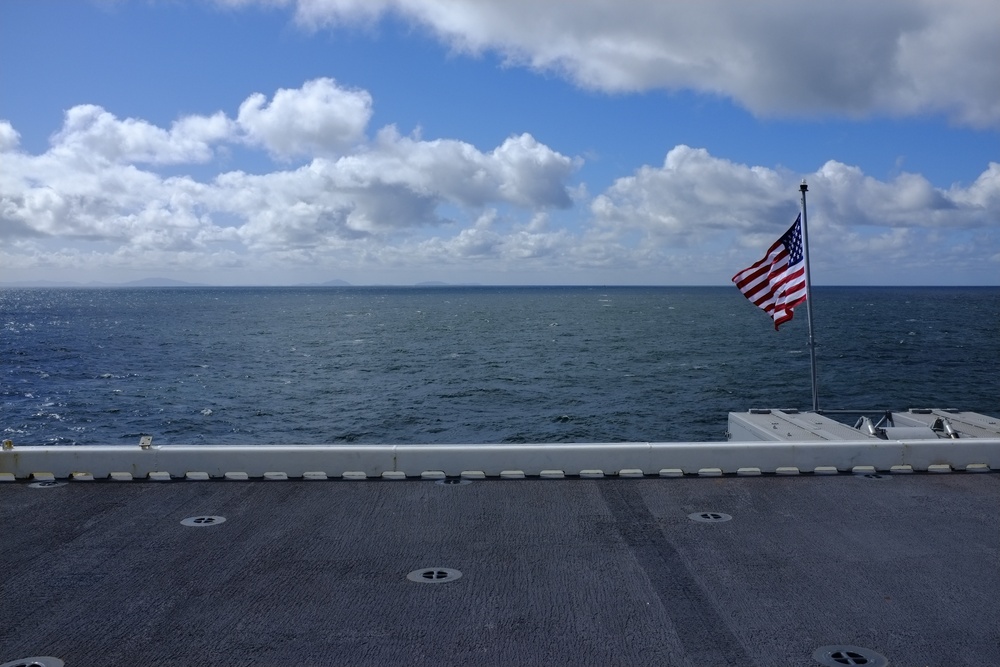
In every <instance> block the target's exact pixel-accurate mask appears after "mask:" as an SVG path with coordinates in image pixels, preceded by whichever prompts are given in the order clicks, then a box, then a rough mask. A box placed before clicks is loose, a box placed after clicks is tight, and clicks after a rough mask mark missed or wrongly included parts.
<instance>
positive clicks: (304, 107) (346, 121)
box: [236, 78, 372, 158]
mask: <svg viewBox="0 0 1000 667" xmlns="http://www.w3.org/2000/svg"><path fill="white" fill-rule="evenodd" d="M371 115H372V98H371V95H370V94H369V93H368V92H367V91H364V90H347V89H344V88H341V87H339V86H338V85H337V84H336V82H334V81H333V79H326V78H323V79H314V80H312V81H308V82H306V84H305V85H303V86H302V87H301V88H296V89H286V88H282V89H281V90H279V91H278V92H276V93H275V94H274V97H273V98H272V99H271V101H270V102H268V100H267V97H266V96H264V95H262V94H261V93H256V94H254V95H251V96H250V97H248V98H247V99H246V101H244V102H243V104H241V105H240V110H239V115H238V116H237V119H236V121H237V123H239V126H240V128H241V129H242V130H243V131H244V132H245V133H246V137H247V140H248V141H249V142H251V143H254V144H258V145H260V146H263V147H264V148H266V149H267V150H268V151H269V152H270V153H271V154H273V155H276V156H279V157H282V158H290V157H294V156H300V155H332V154H337V153H339V152H341V151H343V150H345V149H349V148H351V147H352V146H353V145H354V144H355V143H357V142H358V141H360V140H361V139H362V138H363V137H364V131H365V127H366V126H367V125H368V121H369V120H370V119H371Z"/></svg>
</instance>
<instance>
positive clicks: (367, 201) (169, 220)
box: [0, 79, 578, 256]
mask: <svg viewBox="0 0 1000 667" xmlns="http://www.w3.org/2000/svg"><path fill="white" fill-rule="evenodd" d="M370 111H371V98H370V95H369V94H368V93H367V92H365V91H347V90H343V89H340V88H337V87H336V85H335V83H334V82H333V81H332V80H330V79H318V80H314V81H309V82H306V83H305V84H304V85H303V86H302V87H301V88H299V89H296V90H279V91H278V92H277V93H275V94H274V96H273V98H272V100H271V102H270V103H269V104H267V103H266V100H265V98H264V97H263V96H262V95H252V96H250V97H248V98H247V100H246V101H245V102H244V103H243V104H242V105H241V106H240V109H239V113H238V115H237V119H236V120H231V119H230V118H229V117H227V116H226V115H225V114H224V113H223V112H217V113H216V114H214V115H211V116H188V117H185V118H182V119H180V120H178V121H177V122H175V123H173V124H172V125H171V127H170V128H169V129H166V128H161V127H158V126H156V125H154V124H152V123H149V122H147V121H144V120H141V119H134V118H128V119H119V118H117V117H116V116H115V115H114V114H112V113H110V112H108V111H106V110H104V109H102V108H101V107H98V106H94V105H81V106H77V107H73V108H72V109H70V110H69V111H68V112H67V113H66V117H65V121H64V123H63V126H62V128H61V129H60V130H59V131H58V132H56V133H55V134H54V135H53V136H52V139H51V146H50V148H49V150H48V151H46V152H45V153H43V154H40V155H28V154H25V153H23V152H19V151H18V150H17V149H18V135H17V132H16V131H15V130H14V128H13V127H12V126H11V125H10V123H7V122H2V123H0V149H2V151H3V160H4V164H5V166H6V167H8V168H7V169H5V170H3V171H2V172H0V216H2V219H3V220H4V222H5V224H4V225H3V228H2V230H0V235H2V236H4V237H6V238H8V239H21V240H24V239H29V238H40V239H57V238H58V239H63V240H64V241H66V242H73V241H72V240H74V239H75V240H78V241H79V240H85V241H89V242H93V243H110V244H115V245H118V246H119V247H129V248H131V249H133V250H135V251H149V252H154V251H157V252H177V253H197V252H200V253H210V252H216V251H217V250H218V247H219V246H220V245H221V246H225V247H226V249H228V250H232V249H233V246H234V245H235V246H236V247H237V248H242V249H243V250H244V251H245V252H251V253H254V252H259V253H296V252H309V253H312V254H313V256H315V255H316V254H317V253H318V254H322V253H323V252H327V251H331V252H332V251H339V250H342V249H344V248H347V247H348V246H349V245H350V244H355V245H354V246H353V247H357V244H358V243H360V242H361V241H366V240H376V241H378V242H380V243H384V242H386V240H387V239H390V238H392V237H394V236H395V237H398V239H404V238H405V237H406V236H407V235H408V234H411V233H413V231H414V230H419V229H421V228H426V227H436V226H441V225H446V224H453V221H452V220H451V219H450V218H449V217H448V216H447V215H445V214H444V213H442V208H443V207H458V209H457V210H459V211H464V213H463V215H471V216H473V217H475V216H477V215H479V214H480V213H481V212H482V210H484V208H486V207H488V206H490V205H502V206H510V207H514V208H520V209H524V210H525V211H529V212H530V213H529V214H530V215H535V214H537V212H538V211H544V210H546V209H550V208H566V207H568V206H569V205H570V204H571V200H570V197H569V191H568V188H567V184H566V182H567V180H568V179H569V178H570V176H571V175H572V173H573V172H574V170H575V169H576V168H577V166H578V162H577V161H576V160H574V159H572V158H569V157H567V156H564V155H561V154H560V153H558V152H556V151H554V150H552V149H551V148H549V147H548V146H545V145H544V144H541V143H539V142H538V141H536V140H535V139H534V138H533V137H532V136H531V135H529V134H521V135H516V136H512V137H510V138H508V139H507V140H505V141H504V142H503V143H502V144H501V145H500V146H497V147H496V148H495V149H493V150H492V151H487V152H483V151H480V150H479V149H477V148H475V147H474V146H472V145H471V144H468V143H465V142H462V141H458V140H454V139H438V140H431V141H425V140H422V139H420V138H417V137H414V136H402V135H400V134H399V133H398V131H396V129H395V128H394V127H391V126H390V127H387V128H383V129H382V130H381V131H379V132H377V133H376V135H375V137H374V139H373V140H372V141H366V140H364V137H365V131H366V124H367V122H368V120H369V116H370ZM225 142H230V143H245V142H249V143H251V144H254V145H259V146H260V147H262V148H264V149H265V150H267V151H268V152H269V153H271V154H272V155H276V156H280V157H287V156H291V155H293V154H302V155H304V156H305V157H306V158H307V162H306V163H305V164H303V165H302V166H300V167H298V168H293V169H277V170H274V171H271V172H267V173H262V174H247V173H244V172H242V171H230V172H224V173H220V174H218V175H217V176H215V177H214V178H211V179H210V180H206V181H199V180H197V179H195V178H193V177H191V176H169V177H168V176H164V175H162V174H161V173H159V172H158V171H157V169H156V168H157V167H161V166H163V165H177V164H182V163H201V162H204V161H206V160H210V159H211V158H212V157H213V155H214V149H215V148H217V147H218V145H220V144H223V143H225ZM337 151H348V152H347V153H345V154H336V153H337Z"/></svg>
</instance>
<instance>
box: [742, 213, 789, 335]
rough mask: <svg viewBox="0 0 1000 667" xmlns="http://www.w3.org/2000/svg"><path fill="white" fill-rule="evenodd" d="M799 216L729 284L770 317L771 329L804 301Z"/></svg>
mask: <svg viewBox="0 0 1000 667" xmlns="http://www.w3.org/2000/svg"><path fill="white" fill-rule="evenodd" d="M801 220H802V219H801V216H800V217H798V218H796V219H795V222H794V223H792V226H791V227H789V228H788V231H787V232H785V233H784V235H782V237H781V238H780V239H778V240H777V241H775V243H774V245H772V246H771V247H770V248H768V249H767V253H766V254H765V255H764V257H763V259H761V260H760V261H757V262H754V263H753V264H751V265H750V266H748V267H747V268H745V269H743V270H742V271H740V272H739V273H737V274H736V275H735V276H733V283H735V284H736V287H737V288H738V289H739V290H740V292H742V293H743V296H745V297H746V298H747V299H748V300H749V301H750V303H752V304H753V305H755V306H757V307H758V308H760V309H761V310H763V311H764V312H766V313H767V314H768V315H770V317H771V319H772V320H774V328H775V329H778V328H779V327H780V326H781V325H782V324H784V323H785V322H788V321H789V320H791V319H792V316H793V315H794V312H793V311H794V309H795V307H796V306H798V305H799V304H801V303H802V302H803V301H805V300H806V296H807V294H806V262H805V251H804V247H803V244H802V224H801Z"/></svg>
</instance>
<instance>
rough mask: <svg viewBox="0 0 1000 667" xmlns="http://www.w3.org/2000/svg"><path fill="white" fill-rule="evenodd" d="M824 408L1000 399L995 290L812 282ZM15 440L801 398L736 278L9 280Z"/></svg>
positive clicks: (225, 433) (726, 407) (698, 434)
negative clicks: (342, 282)
mask: <svg viewBox="0 0 1000 667" xmlns="http://www.w3.org/2000/svg"><path fill="white" fill-rule="evenodd" d="M812 301H813V310H814V320H815V337H816V341H817V367H818V376H819V404H820V408H821V409H822V408H826V409H833V408H839V409H866V410H871V411H872V413H873V414H874V413H876V412H878V411H880V410H884V409H907V408H910V407H954V408H959V409H963V410H971V411H976V412H983V413H987V414H993V415H998V414H1000V288H921V287H915V288H902V287H885V288H861V287H849V288H841V287H818V288H815V289H814V295H813V299H812ZM0 324H2V329H3V334H2V339H0V370H2V372H0V378H2V379H0V382H2V387H0V400H2V414H0V432H2V437H3V438H4V439H11V440H13V441H14V442H15V444H22V445H35V444H61V445H97V444H101V445H107V444H123V445H125V444H128V445H132V444H137V443H138V441H139V438H140V437H141V436H142V435H152V436H153V438H154V443H156V444H198V443H204V444H240V445H255V444H331V443H356V444H365V443H395V444H401V443H463V444H476V443H518V442H531V443H539V442H624V441H721V440H724V439H725V430H726V420H727V413H728V412H730V411H744V410H747V409H749V408H764V407H770V408H793V407H796V408H801V409H808V408H809V407H810V406H811V404H812V398H811V388H810V376H809V354H808V336H807V330H808V329H807V323H806V311H805V307H804V306H802V307H800V308H799V309H798V310H797V312H796V317H795V319H794V320H793V321H792V322H790V323H789V324H787V325H785V326H783V327H782V330H781V331H780V332H775V331H774V328H773V326H772V324H771V321H770V319H769V318H768V317H767V316H766V315H765V314H764V313H763V312H762V311H759V310H758V309H756V308H754V307H753V306H752V305H751V304H750V303H749V302H747V301H746V300H745V299H744V298H743V297H742V295H740V293H739V292H738V291H737V290H736V289H735V288H733V287H694V288H692V287H398V288H397V287H335V288H318V287H296V288H291V287H289V288H280V287H263V288H237V287H218V288H215V287H206V288H200V287H199V288H194V287H191V288H134V289H132V288H119V289H42V288H34V289H2V290H0Z"/></svg>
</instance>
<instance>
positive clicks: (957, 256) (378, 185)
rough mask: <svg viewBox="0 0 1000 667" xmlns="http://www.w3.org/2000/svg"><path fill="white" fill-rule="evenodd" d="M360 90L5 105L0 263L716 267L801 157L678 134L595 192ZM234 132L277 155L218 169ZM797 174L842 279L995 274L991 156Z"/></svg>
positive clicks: (788, 182) (741, 256)
mask: <svg viewBox="0 0 1000 667" xmlns="http://www.w3.org/2000/svg"><path fill="white" fill-rule="evenodd" d="M372 104H373V100H372V98H371V95H370V94H369V93H368V92H366V91H363V90H356V89H347V88H344V87H341V86H340V85H338V84H337V82H336V81H334V80H332V79H327V78H321V79H314V80H310V81H307V82H305V83H304V84H303V85H302V86H301V87H300V88H297V89H282V90H278V91H275V92H274V93H273V94H272V95H271V96H270V97H268V96H266V95H264V94H262V93H252V94H250V95H249V96H248V97H247V98H246V99H245V101H244V102H243V103H242V104H241V105H240V106H239V108H238V110H236V112H235V113H233V114H232V115H229V114H227V113H225V112H223V111H217V112H214V113H210V114H208V115H191V116H186V117H183V118H179V119H177V120H176V121H174V122H173V123H172V124H171V125H170V127H158V126H156V125H154V124H152V123H150V122H147V121H145V120H142V119H136V118H125V119H121V118H118V117H117V116H115V115H114V114H113V113H112V112H111V111H108V110H106V109H103V108H101V107H99V106H95V105H80V106H76V107H73V108H71V109H69V110H68V111H67V112H66V113H65V118H64V122H63V125H62V127H61V128H59V129H58V130H57V131H56V132H55V133H54V134H53V135H52V137H51V140H50V145H49V148H48V150H46V151H45V152H44V153H41V154H37V155H32V154H28V153H26V152H24V151H22V150H21V148H20V145H19V140H18V133H17V131H16V128H14V127H13V126H12V125H11V124H10V123H9V122H6V121H0V160H2V162H3V164H4V165H5V169H3V170H2V171H0V220H2V222H3V225H2V231H0V237H2V239H3V250H2V251H0V262H2V263H3V265H4V266H5V268H6V269H7V272H6V274H7V276H10V275H11V274H10V272H11V271H14V272H16V273H17V274H18V275H25V276H28V275H32V276H34V275H39V274H46V275H63V276H65V275H71V274H73V273H74V272H80V271H85V270H88V269H89V270H93V269H94V268H95V267H102V268H103V269H105V270H106V271H108V272H111V273H114V271H115V270H120V271H126V270H134V269H136V268H137V267H148V268H149V270H151V271H155V272H156V273H157V274H164V273H166V274H168V275H170V276H173V277H185V276H199V277H201V278H200V279H202V280H207V281H215V282H222V283H233V284H240V283H246V282H253V281H254V280H256V281H258V282H260V276H261V275H267V274H268V273H271V272H278V271H289V270H296V271H300V272H302V271H306V272H308V271H312V272H313V273H312V274H311V275H320V274H323V275H327V276H329V277H346V278H348V279H351V280H352V282H353V281H357V280H359V279H360V280H364V278H359V277H360V276H366V275H367V276H378V275H380V274H383V273H387V272H388V274H391V273H392V272H393V271H397V270H402V269H406V270H407V271H409V272H410V273H411V274H413V275H415V276H417V277H418V279H441V276H442V273H444V274H445V275H456V276H463V279H464V280H470V279H472V276H478V275H487V276H489V275H493V276H504V275H506V276H509V277H510V278H513V280H510V282H521V281H522V280H534V281H536V282H538V281H541V282H549V283H558V282H565V281H569V282H575V281H577V280H579V279H581V278H578V276H582V275H583V274H584V273H585V272H587V271H598V272H606V275H609V276H611V275H614V274H615V272H619V275H620V276H621V277H620V278H617V279H612V280H611V281H610V282H615V281H623V282H654V283H655V282H659V283H676V284H685V283H696V284H697V283H701V284H706V283H707V284H720V283H722V282H724V281H725V280H726V279H728V277H729V275H731V274H732V273H734V272H735V271H736V270H738V269H739V268H741V265H742V264H743V263H749V262H751V261H753V260H754V259H756V257H755V254H756V253H757V252H758V251H759V250H761V249H762V248H764V247H766V246H767V245H768V244H770V243H771V242H772V241H773V240H774V237H775V233H780V231H782V230H783V227H784V226H787V224H789V222H790V221H791V219H792V218H794V215H795V212H796V210H797V205H798V204H797V202H798V199H797V192H798V182H799V179H800V178H801V175H799V174H792V173H788V172H787V171H784V170H782V169H781V168H777V167H773V166H767V165H746V164H738V163H734V162H731V161H728V160H726V159H724V158H722V157H718V156H713V155H711V154H710V153H709V152H708V151H706V150H704V149H699V148H692V147H688V146H683V145H680V146H676V147H675V148H673V149H671V150H670V151H669V152H668V153H667V155H666V156H665V158H664V161H663V163H662V164H660V165H645V166H642V167H640V168H639V169H637V170H635V171H634V173H631V174H626V175H622V176H621V177H619V178H617V179H616V180H615V181H614V183H613V184H611V186H610V187H608V188H606V189H605V190H604V191H603V192H599V193H597V194H596V195H593V196H592V195H590V194H589V192H588V188H587V185H586V184H585V183H580V182H575V181H574V179H575V177H576V174H577V172H578V169H579V167H580V166H581V165H582V164H583V159H582V158H580V157H576V156H567V155H563V154H562V153H560V152H559V151H558V149H557V148H554V147H550V146H546V145H544V144H542V143H540V142H538V141H537V140H536V139H535V138H534V137H532V136H531V135H530V134H526V133H525V134H520V135H512V136H510V137H509V138H508V139H506V140H505V141H504V142H503V143H502V144H500V145H498V146H496V147H494V148H493V149H492V150H488V151H483V150H479V149H477V148H476V147H474V146H472V145H471V144H469V143H466V142H463V141H462V140H460V139H455V138H438V139H424V138H422V137H420V136H419V135H418V134H411V135H402V134H400V132H399V131H398V130H397V129H396V128H395V127H394V126H391V125H390V126H386V127H382V128H378V129H374V130H373V129H372V128H370V127H369V122H370V119H371V109H372ZM236 149H239V150H248V151H256V152H258V153H260V154H261V158H262V159H264V160H265V161H266V160H270V164H271V167H272V168H271V169H269V170H264V171H262V172H261V173H247V172H245V171H225V170H224V165H225V163H226V155H227V152H228V151H231V150H236ZM185 169H186V170H187V171H188V172H189V173H184V172H185ZM195 173H206V174H207V175H206V176H204V177H201V178H199V177H196V176H195V175H193V174H195ZM805 176H806V178H807V179H808V181H809V184H810V191H811V195H810V226H811V229H812V230H813V235H812V238H813V245H814V247H815V250H814V265H815V266H816V269H815V271H816V272H818V274H819V276H820V278H821V279H822V278H823V277H824V276H826V277H827V278H828V279H829V280H830V281H835V282H836V281H839V282H844V281H845V278H846V279H848V280H847V282H851V280H849V279H850V278H853V277H857V276H862V277H863V276H864V275H865V265H866V264H867V263H870V262H872V261H878V262H880V263H891V264H896V265H898V266H900V267H904V268H906V267H907V266H908V265H912V266H913V267H917V268H919V269H920V270H921V272H922V274H921V275H928V276H933V275H939V276H940V277H941V279H942V280H943V281H944V282H955V281H958V282H962V281H963V280H967V278H963V277H962V276H963V275H965V274H962V273H961V272H956V267H962V266H967V265H969V264H974V263H980V264H981V265H982V266H983V267H986V268H985V269H980V275H981V276H989V275H993V276H995V275H997V271H996V269H997V268H998V266H1000V254H997V253H996V252H995V250H990V249H991V248H992V249H995V248H997V247H998V245H1000V244H998V239H997V231H996V221H997V220H998V219H1000V164H997V163H991V164H989V165H986V166H985V170H984V171H983V172H982V173H981V175H980V176H979V177H978V179H976V181H975V182H973V183H971V184H968V185H952V186H950V187H949V188H944V189H943V188H939V187H935V186H934V185H932V184H931V183H930V182H928V181H927V179H925V178H923V177H922V176H921V175H919V174H911V173H902V174H900V175H898V176H897V177H895V178H894V179H892V180H890V181H880V180H878V179H875V178H872V177H870V176H867V175H865V174H864V173H862V171H861V170H860V169H858V168H857V167H853V166H851V165H846V164H842V163H840V162H837V161H832V160H831V161H829V162H827V163H825V164H823V165H819V166H818V167H817V169H816V171H815V172H814V173H811V174H806V175H805ZM928 247H932V248H933V249H934V250H933V252H928ZM643 272H644V273H643ZM935 272H937V273H935ZM590 275H596V274H590ZM421 276H422V277H423V278H421ZM531 276H535V278H531ZM539 276H542V278H539ZM636 276H640V279H639V280H638V281H637V279H636ZM641 276H647V277H646V278H645V279H642V278H641ZM369 281H370V282H371V281H376V282H377V279H374V280H373V279H369ZM992 282H994V283H995V282H996V280H995V277H994V279H993V280H992Z"/></svg>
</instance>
